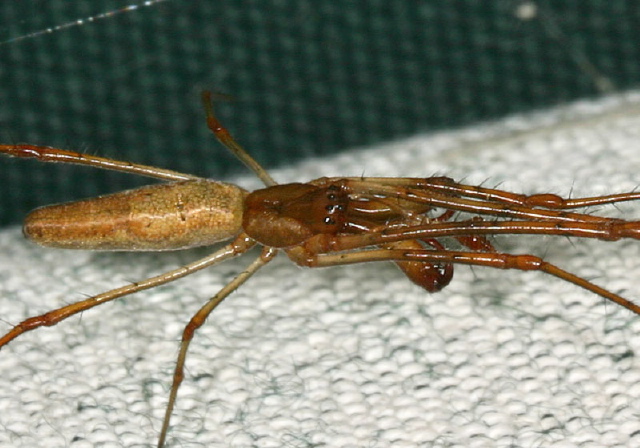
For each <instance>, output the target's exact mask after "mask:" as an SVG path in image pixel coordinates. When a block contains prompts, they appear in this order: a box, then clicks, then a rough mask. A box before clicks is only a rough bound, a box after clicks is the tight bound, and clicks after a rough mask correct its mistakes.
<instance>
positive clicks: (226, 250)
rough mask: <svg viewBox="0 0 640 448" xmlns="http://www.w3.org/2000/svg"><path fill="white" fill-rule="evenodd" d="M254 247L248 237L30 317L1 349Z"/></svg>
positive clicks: (1, 340)
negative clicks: (28, 334)
mask: <svg viewBox="0 0 640 448" xmlns="http://www.w3.org/2000/svg"><path fill="white" fill-rule="evenodd" d="M254 245H255V242H254V241H252V240H247V239H246V235H241V236H240V237H238V238H237V239H236V240H235V241H234V242H233V243H231V244H228V245H226V246H225V247H223V248H222V249H220V250H218V251H216V252H214V253H213V254H211V255H209V256H207V257H204V258H201V259H200V260H197V261H195V262H193V263H190V264H188V265H185V266H182V267H179V268H178V269H174V270H173V271H169V272H165V273H164V274H161V275H158V276H155V277H151V278H148V279H146V280H143V281H141V282H137V283H132V284H130V285H126V286H122V287H120V288H116V289H112V290H111V291H107V292H104V293H102V294H98V295H96V296H93V297H90V298H88V299H86V300H82V301H80V302H76V303H72V304H70V305H67V306H64V307H62V308H58V309H57V310H53V311H49V312H48V313H45V314H42V315H40V316H35V317H30V318H29V319H26V320H25V321H23V322H21V323H19V324H18V325H16V326H15V327H13V328H12V329H11V330H10V331H9V332H8V333H7V334H5V335H4V336H2V337H0V348H1V347H3V346H4V345H6V344H7V343H9V342H10V341H12V340H13V339H15V338H17V337H18V336H20V335H21V334H22V333H26V332H27V331H31V330H35V329H36V328H39V327H42V326H47V327H49V326H52V325H55V324H57V323H58V322H60V321H62V320H64V319H67V318H68V317H71V316H73V315H74V314H77V313H80V312H82V311H85V310H88V309H90V308H93V307H95V306H98V305H101V304H103V303H106V302H109V301H111V300H114V299H117V298H118V297H122V296H126V295H129V294H133V293H134V292H138V291H144V290H145V289H149V288H153V287H155V286H159V285H163V284H165V283H168V282H171V281H173V280H177V279H179V278H182V277H185V276H187V275H189V274H192V273H194V272H196V271H199V270H201V269H204V268H206V267H209V266H212V265H214V264H216V263H220V262H221V261H223V260H226V259H228V258H231V257H234V256H236V255H239V254H241V253H244V252H246V251H247V250H249V249H250V248H251V247H253V246H254Z"/></svg>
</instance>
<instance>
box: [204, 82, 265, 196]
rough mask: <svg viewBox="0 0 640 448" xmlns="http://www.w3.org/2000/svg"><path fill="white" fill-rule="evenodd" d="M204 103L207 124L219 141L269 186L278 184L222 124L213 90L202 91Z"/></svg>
mask: <svg viewBox="0 0 640 448" xmlns="http://www.w3.org/2000/svg"><path fill="white" fill-rule="evenodd" d="M202 104H203V105H204V110H205V112H206V114H207V126H209V129H211V132H213V135H215V136H216V138H217V139H218V141H219V142H220V143H222V144H223V145H224V146H226V147H227V148H228V149H229V150H230V151H231V152H232V153H233V155H235V156H236V157H237V158H238V159H240V161H241V162H242V163H244V164H245V165H246V166H247V167H249V169H250V170H251V171H253V172H254V173H256V175H257V176H258V177H259V178H260V180H261V181H262V182H263V183H264V184H265V185H266V186H267V187H270V186H272V185H277V182H276V181H275V180H273V178H272V177H271V175H269V173H267V171H266V170H265V169H264V168H262V166H260V164H259V163H258V162H256V160H255V159H254V158H253V157H251V156H250V155H249V153H248V152H247V151H246V150H245V149H244V148H243V147H242V146H240V144H239V143H238V142H237V141H236V140H235V139H234V138H233V137H232V136H231V134H230V133H229V131H228V130H227V128H225V127H224V126H222V123H220V120H218V117H216V115H215V114H214V113H213V102H212V100H211V92H209V91H204V92H202Z"/></svg>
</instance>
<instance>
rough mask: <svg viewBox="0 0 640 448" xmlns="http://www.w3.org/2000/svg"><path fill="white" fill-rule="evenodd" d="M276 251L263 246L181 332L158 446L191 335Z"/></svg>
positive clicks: (171, 406)
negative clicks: (180, 340)
mask: <svg viewBox="0 0 640 448" xmlns="http://www.w3.org/2000/svg"><path fill="white" fill-rule="evenodd" d="M277 253H278V251H277V249H273V248H267V247H266V248H264V249H262V253H261V254H260V256H259V257H258V258H256V259H255V260H254V261H253V263H251V264H250V265H249V267H247V269H245V270H244V271H242V272H241V273H240V274H239V275H238V276H237V277H236V278H234V279H233V280H232V281H230V282H229V283H227V284H226V285H225V286H224V288H222V289H221V290H220V292H218V294H216V295H215V296H213V298H211V300H209V301H208V302H207V303H206V304H205V305H204V306H203V307H202V308H200V310H198V312H197V313H196V314H195V315H194V316H193V317H192V318H191V320H190V321H189V323H188V324H187V326H186V327H185V329H184V332H183V333H182V342H181V344H180V353H179V354H178V360H177V362H176V368H175V371H174V374H173V384H172V385H171V393H170V394H169V403H168V404H167V408H166V411H165V415H164V421H163V422H162V429H161V430H160V438H159V440H158V448H162V447H163V446H164V442H165V440H166V437H167V431H168V430H169V421H170V420H171V414H172V413H173V408H174V406H175V403H176V397H177V396H178V389H179V387H180V384H181V383H182V380H183V379H184V363H185V360H186V358H187V350H188V349H189V344H191V340H192V339H193V335H194V333H195V332H196V330H197V329H198V328H200V327H201V326H202V324H204V322H205V320H206V319H207V317H209V314H211V312H212V311H213V310H214V309H215V308H216V307H217V306H218V305H219V304H220V303H221V302H222V301H223V300H224V299H225V298H226V297H227V296H228V295H229V294H231V293H232V292H233V291H235V290H236V289H237V288H238V287H239V286H240V285H242V284H243V283H244V282H245V281H247V279H248V278H249V277H251V276H252V275H253V274H254V273H255V272H256V271H257V270H258V269H260V268H261V267H262V266H264V265H265V264H267V263H268V262H269V261H271V260H272V259H273V257H274V256H275V255H276V254H277Z"/></svg>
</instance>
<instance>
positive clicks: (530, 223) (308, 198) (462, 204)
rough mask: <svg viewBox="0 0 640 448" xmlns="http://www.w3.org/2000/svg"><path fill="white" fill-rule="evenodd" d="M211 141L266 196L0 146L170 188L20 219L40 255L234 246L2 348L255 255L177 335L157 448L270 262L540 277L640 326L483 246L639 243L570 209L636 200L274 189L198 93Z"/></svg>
mask: <svg viewBox="0 0 640 448" xmlns="http://www.w3.org/2000/svg"><path fill="white" fill-rule="evenodd" d="M203 100H204V105H205V109H206V112H207V123H208V126H209V128H210V129H211V130H212V131H213V133H214V134H215V136H216V137H217V138H218V139H219V140H220V141H221V142H222V143H223V144H224V145H225V146H226V147H227V148H229V149H230V150H231V151H232V152H233V153H234V154H235V155H236V156H237V157H238V158H239V159H240V160H241V161H242V162H244V163H245V164H246V165H247V166H248V167H249V168H251V169H252V170H253V172H254V173H256V175H257V176H258V177H259V178H260V179H261V180H262V182H263V183H264V184H265V185H266V188H263V189H261V190H257V191H253V192H247V191H245V190H243V189H241V188H239V187H237V186H235V185H232V184H228V183H222V182H216V181H212V180H208V179H203V178H200V177H197V176H192V175H188V174H182V173H178V172H175V171H171V170H166V169H161V168H155V167H149V166H144V165H139V164H135V163H130V162H122V161H117V160H112V159H106V158H101V157H96V156H90V155H85V154H80V153H77V152H73V151H67V150H62V149H56V148H50V147H43V146H35V145H27V144H15V145H0V153H3V154H6V155H8V156H13V157H22V158H35V159H37V160H40V161H43V162H58V163H71V164H77V165H89V166H93V167H97V168H102V169H108V170H115V171H123V172H127V173H133V174H139V175H143V176H148V177H153V178H158V179H162V180H164V181H166V182H164V183H161V184H158V185H151V186H146V187H141V188H138V189H135V190H131V191H125V192H121V193H116V194H111V195H106V196H101V197H97V198H93V199H87V200H83V201H78V202H72V203H68V204H60V205H53V206H48V207H43V208H39V209H37V210H35V211H33V212H32V213H31V214H29V215H28V216H27V218H26V220H25V224H24V233H25V235H26V236H27V237H28V238H29V239H31V240H33V241H35V242H36V243H38V244H41V245H43V246H49V247H57V248H67V249H89V250H110V251H117V250H119V251H165V250H178V249H186V248H190V247H196V246H209V245H213V244H215V243H219V242H222V241H230V242H229V243H227V244H226V245H225V246H223V247H222V248H220V249H218V250H216V251H215V252H213V253H212V254H210V255H208V256H207V257H205V258H202V259H200V260H197V261H194V262H193V263H190V264H188V265H185V266H182V267H179V268H177V269H175V270H173V271H170V272H167V273H164V274H161V275H158V276H156V277H152V278H149V279H146V280H143V281H140V282H136V283H133V284H130V285H126V286H123V287H120V288H116V289H113V290H111V291H107V292H104V293H102V294H98V295H96V296H94V297H90V298H88V299H86V300H82V301H80V302H77V303H72V304H70V305H67V306H64V307H62V308H59V309H57V310H53V311H50V312H48V313H45V314H42V315H40V316H35V317H31V318H29V319H26V320H25V321H23V322H21V323H19V324H18V325H16V326H15V327H13V329H11V330H10V331H9V332H8V333H7V334H5V335H4V336H2V337H0V348H1V347H3V346H4V345H6V344H8V343H9V342H10V341H12V340H13V339H15V338H16V337H18V336H20V335H21V334H22V333H25V332H27V331H31V330H34V329H36V328H38V327H41V326H50V325H55V324H57V323H58V322H60V321H62V320H64V319H66V318H67V317H70V316H72V315H74V314H77V313H79V312H82V311H84V310H87V309H89V308H93V307H94V306H97V305H100V304H102V303H105V302H108V301H110V300H113V299H116V298H118V297H122V296H125V295H128V294H132V293H134V292H137V291H142V290H145V289H149V288H153V287H155V286H158V285H162V284H164V283H168V282H171V281H173V280H176V279H178V278H181V277H185V276H187V275H189V274H191V273H193V272H196V271H199V270H201V269H204V268H206V267H209V266H212V265H214V264H217V263H219V262H222V261H223V260H226V259H228V258H232V257H235V256H237V255H240V254H242V253H244V252H246V251H248V250H249V249H250V248H252V247H253V246H255V245H260V246H262V251H261V252H260V255H259V256H258V257H257V258H256V259H255V260H253V261H252V262H251V263H250V264H249V266H248V267H247V269H245V270H244V271H243V272H242V273H240V274H239V275H238V276H237V277H236V278H234V279H233V280H232V281H231V282H229V283H228V284H227V285H226V286H225V287H224V288H222V290H221V291H219V292H218V293H217V294H216V295H215V296H214V297H213V298H211V299H210V300H209V301H208V302H207V303H205V304H204V306H203V307H202V308H201V309H200V310H199V311H198V312H197V313H196V314H195V315H194V316H193V317H192V319H191V321H190V322H189V323H188V324H187V326H186V327H185V329H184V332H183V336H182V343H181V347H180V352H179V355H178V359H177V362H176V367H175V372H174V376H173V384H172V387H171V392H170V396H169V402H168V405H167V407H166V411H165V417H164V422H163V425H162V429H161V432H160V437H159V440H158V446H159V447H162V446H164V444H165V440H166V437H167V432H168V430H169V421H170V418H171V413H172V410H173V407H174V404H175V401H176V396H177V392H178V388H179V386H180V383H181V381H182V379H183V376H184V364H185V359H186V355H187V350H188V347H189V344H190V342H191V340H192V338H193V335H194V333H195V331H196V330H197V329H198V328H199V327H200V326H201V325H202V324H203V323H204V321H205V320H206V318H207V317H208V316H209V314H210V313H211V312H212V311H213V310H214V309H215V307H216V306H217V305H218V304H219V303H220V302H222V300H224V299H225V298H226V297H227V296H228V295H229V293H231V292H232V291H234V290H235V289H236V288H238V287H239V286H240V285H241V284H242V283H244V282H245V281H246V280H247V279H248V278H249V277H251V276H252V275H253V274H254V273H255V272H256V271H258V270H259V269H260V268H261V267H262V266H264V265H265V264H266V263H268V262H269V261H270V260H271V259H273V257H274V256H275V255H276V254H277V253H278V252H280V251H282V252H285V253H286V254H287V256H288V257H289V258H290V259H291V260H292V261H293V262H294V263H296V264H298V265H300V266H308V267H319V266H336V265H345V264H353V263H361V262H373V261H391V262H394V263H396V264H397V265H398V266H399V267H400V269H401V270H402V271H403V272H404V274H405V275H406V276H407V277H408V278H409V279H410V280H411V281H413V282H414V283H416V284H418V285H419V286H421V287H422V288H424V289H425V290H427V291H429V292H436V291H439V290H440V289H442V288H444V287H445V286H446V285H447V284H449V282H450V281H451V278H452V276H453V265H454V264H466V265H473V266H487V267H493V268H498V269H517V270H522V271H542V272H545V273H547V274H550V275H552V276H554V277H558V278H559V279H561V280H565V281H567V282H570V283H573V284H575V285H577V286H579V287H582V288H584V289H586V290H588V291H591V292H593V293H595V294H597V295H599V296H601V297H604V298H605V299H607V300H610V301H612V302H615V303H617V304H618V305H621V306H623V307H624V308H626V309H628V310H629V311H631V312H633V313H636V314H640V307H639V306H638V305H636V304H634V303H633V302H631V301H629V300H627V299H625V298H623V297H620V296H619V295H617V294H615V293H613V292H611V291H609V290H607V289H604V288H602V287H600V286H597V285H595V284H593V283H591V282H590V281H588V280H586V279H584V278H582V277H579V276H576V275H574V274H571V273H569V272H566V271H564V270H562V269H560V268H559V267H557V266H555V265H552V264H550V263H548V262H546V261H544V260H543V259H541V258H540V257H537V256H534V255H526V254H521V255H513V254H507V253H503V252H500V251H498V250H496V249H495V248H494V246H493V243H492V242H491V241H490V240H489V239H488V238H487V236H489V235H503V234H509V235H514V234H536V235H562V236H571V237H580V238H597V239H600V240H604V241H614V240H618V239H621V238H633V239H640V221H627V220H623V219H619V218H607V217H601V216H597V215H594V214H591V213H581V212H576V211H572V210H575V209H583V208H585V207H591V206H596V205H604V204H614V203H617V202H623V201H632V200H638V199H640V193H635V192H633V193H622V194H613V195H608V196H598V197H590V198H577V199H563V198H561V197H559V196H557V195H554V194H535V195H531V196H526V195H520V194H515V193H510V192H506V191H501V190H497V189H491V188H484V187H478V186H470V185H463V184H460V183H457V182H455V181H453V180H452V179H450V178H447V177H428V178H377V177H376V178H368V177H357V178H355V177H344V178H320V179H316V180H312V181H310V182H307V183H292V184H284V185H278V184H276V182H275V181H274V180H273V179H272V178H271V176H270V175H269V174H268V173H267V172H266V171H265V170H264V169H263V168H262V167H261V166H260V165H259V164H258V163H257V162H256V161H255V160H254V159H253V158H252V157H251V156H249V155H248V154H247V153H246V152H245V151H244V149H243V148H242V147H241V146H240V145H239V144H238V143H237V142H236V141H235V140H234V139H233V137H231V135H230V134H229V133H228V132H227V130H226V129H225V128H224V127H222V125H221V124H220V122H219V121H218V119H217V118H216V117H215V115H214V113H213V108H212V105H211V104H212V103H211V96H210V94H209V93H206V92H205V93H204V94H203Z"/></svg>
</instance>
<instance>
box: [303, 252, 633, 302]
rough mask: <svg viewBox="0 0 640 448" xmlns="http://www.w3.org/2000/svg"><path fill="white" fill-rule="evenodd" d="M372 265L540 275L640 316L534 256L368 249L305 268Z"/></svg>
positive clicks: (316, 260) (310, 261)
mask: <svg viewBox="0 0 640 448" xmlns="http://www.w3.org/2000/svg"><path fill="white" fill-rule="evenodd" d="M294 261H295V260H294ZM372 261H395V262H398V261H408V262H425V263H432V264H443V263H452V264H466V265H471V266H486V267H492V268H497V269H516V270H520V271H541V272H545V273H547V274H549V275H552V276H554V277H557V278H559V279H562V280H564V281H566V282H569V283H573V284H574V285H577V286H579V287H581V288H584V289H586V290H588V291H591V292H593V293H594V294H597V295H599V296H601V297H604V298H605V299H608V300H610V301H612V302H614V303H617V304H618V305H621V306H623V307H625V308H626V309H628V310H629V311H631V312H633V313H635V314H640V306H638V305H636V304H635V303H633V302H631V301H629V300H627V299H625V298H623V297H620V296H619V295H617V294H614V293H613V292H611V291H608V290H606V289H604V288H602V287H600V286H597V285H595V284H593V283H591V282H590V281H588V280H586V279H584V278H582V277H579V276H577V275H575V274H572V273H570V272H567V271H565V270H563V269H560V268H559V267H557V266H555V265H553V264H551V263H548V262H546V261H544V260H543V259H542V258H540V257H536V256H534V255H526V254H523V255H512V254H505V253H498V252H492V253H476V252H459V251H447V250H445V251H436V250H404V249H371V250H361V251H355V252H347V253H339V254H318V255H316V256H314V257H310V258H307V259H306V260H305V264H304V265H305V266H309V267H322V266H338V265H345V264H354V263H363V262H372Z"/></svg>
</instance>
